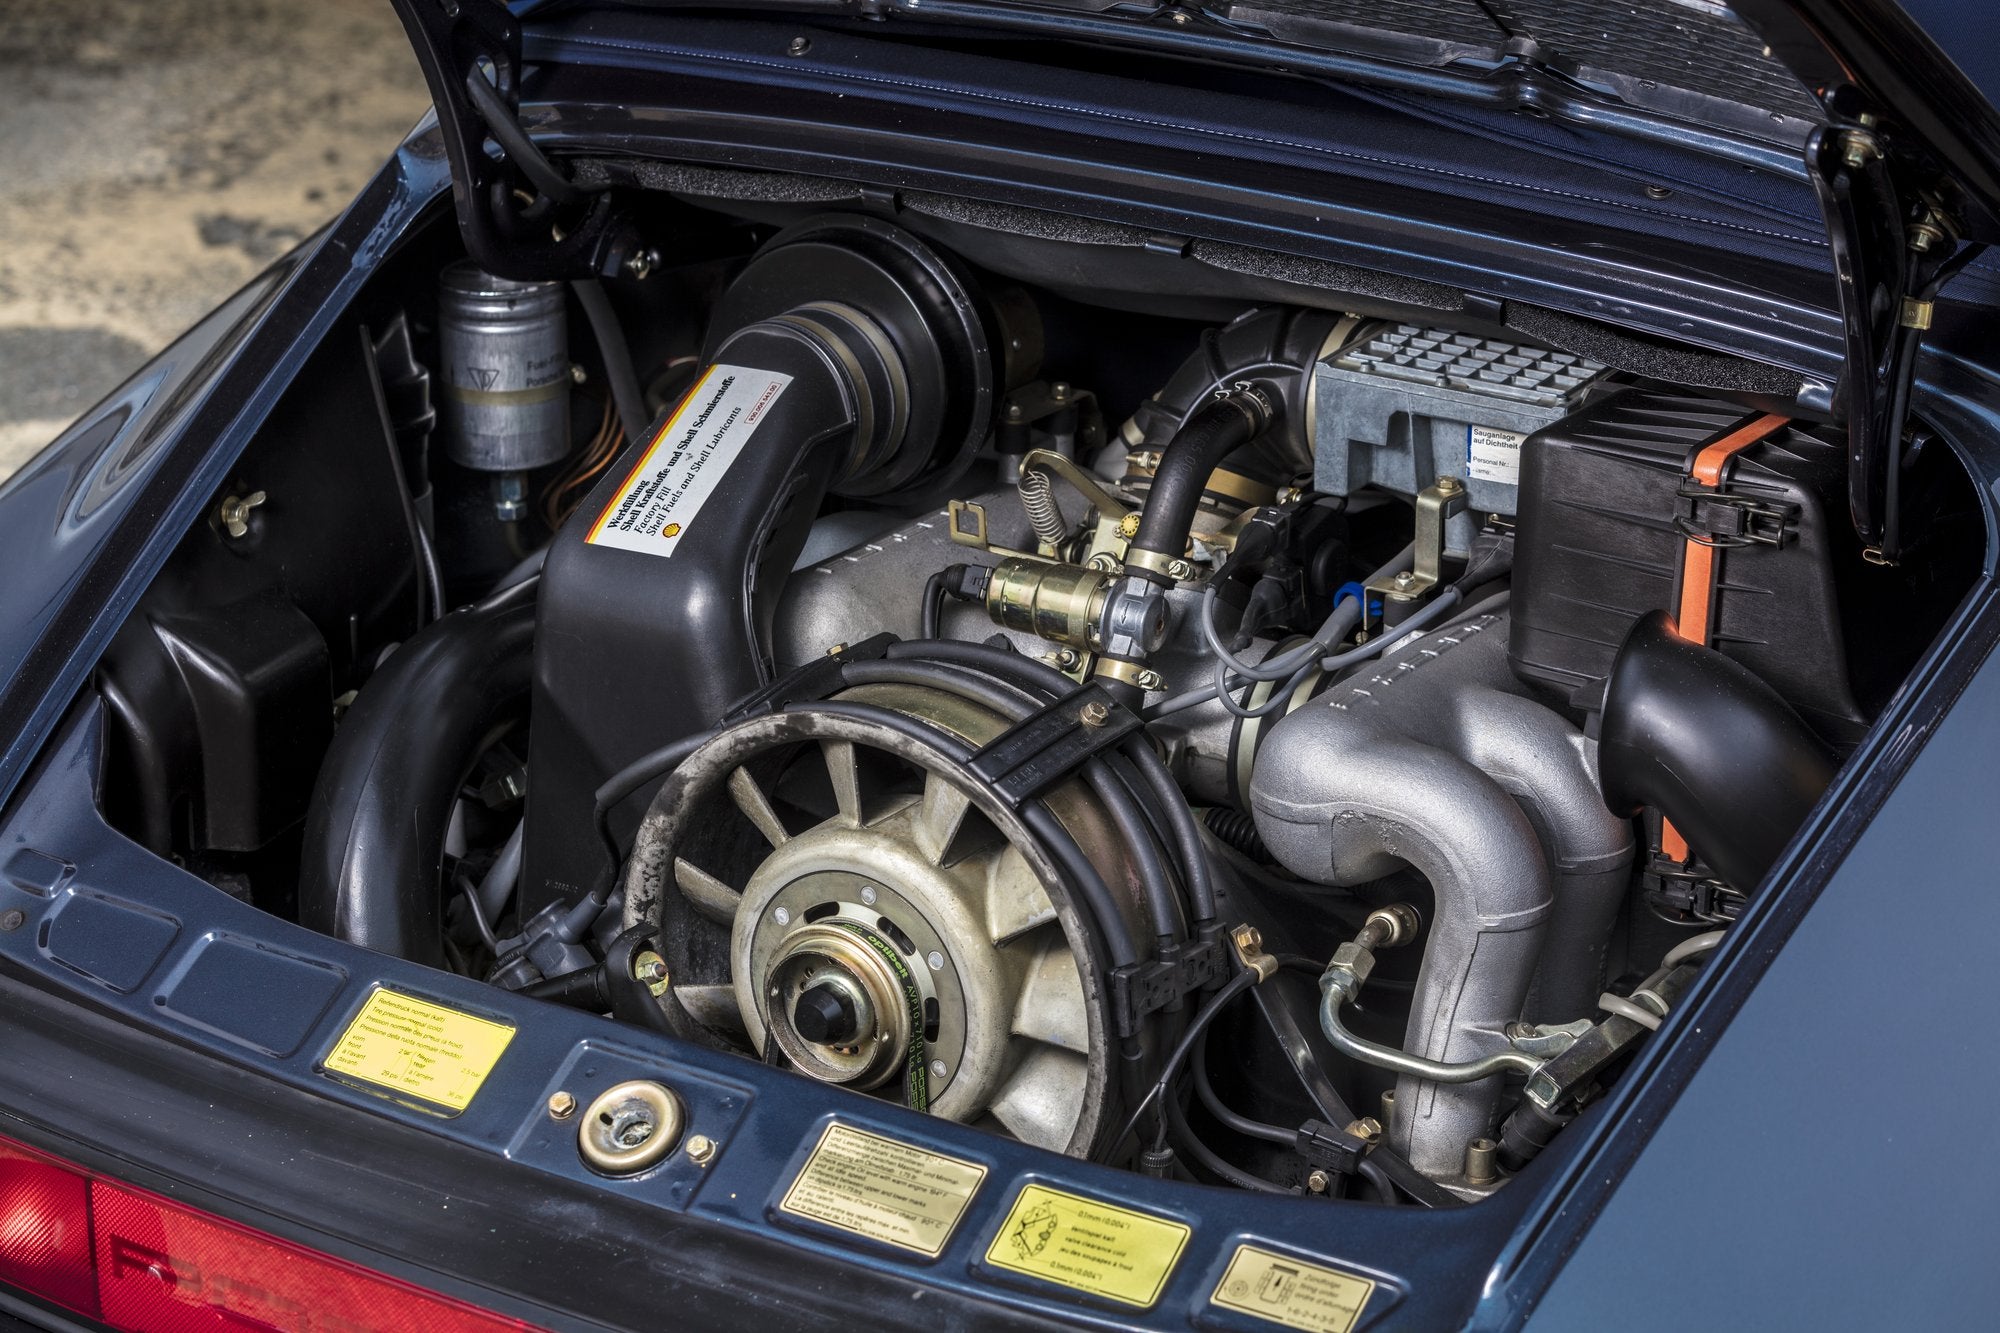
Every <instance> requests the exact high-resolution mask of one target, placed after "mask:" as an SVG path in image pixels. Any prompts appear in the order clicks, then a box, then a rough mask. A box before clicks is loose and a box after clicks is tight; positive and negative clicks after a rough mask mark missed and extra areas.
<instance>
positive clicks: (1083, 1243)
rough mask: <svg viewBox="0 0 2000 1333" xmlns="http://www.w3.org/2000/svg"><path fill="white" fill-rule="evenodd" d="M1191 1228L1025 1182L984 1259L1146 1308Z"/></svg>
mask: <svg viewBox="0 0 2000 1333" xmlns="http://www.w3.org/2000/svg"><path fill="white" fill-rule="evenodd" d="M1193 1234H1194V1230H1193V1228H1191V1227H1189V1226H1188V1225H1186V1224H1185V1223H1182V1222H1174V1221H1170V1220H1169V1219H1167V1218H1164V1217H1154V1216H1153V1215H1152V1214H1150V1213H1140V1212H1134V1211H1133V1210H1132V1209H1130V1208H1121V1207H1119V1206H1118V1205H1117V1204H1112V1203H1105V1202H1103V1201H1101V1200H1098V1199H1087V1198H1085V1197H1084V1196H1082V1195H1081V1194H1066V1193H1064V1192H1063V1191H1061V1190H1052V1189H1050V1188H1048V1187H1047V1186H1045V1185H1028V1186H1025V1187H1023V1188H1022V1190H1021V1194H1020V1197H1019V1198H1017V1199H1015V1200H1014V1206H1013V1207H1012V1208H1010V1209H1008V1210H1007V1217H1006V1220H1005V1221H1003V1222H1001V1224H1000V1232H999V1234H998V1235H996V1236H994V1237H993V1244H992V1245H990V1246H988V1247H987V1250H986V1262H987V1263H989V1264H991V1265H993V1266H994V1267H995V1268H1005V1269H1008V1270H1010V1271H1012V1272H1015V1273H1026V1274H1028V1275H1029V1276H1030V1277H1038V1278H1041V1279H1042V1280H1043V1281H1046V1282H1054V1283H1058V1284H1060V1285H1061V1286H1065V1287H1073V1288H1075V1289H1076V1290H1077V1291H1082V1292H1088V1293H1089V1294H1090V1295H1092V1296H1102V1297H1104V1298H1105V1299H1107V1300H1113V1301H1119V1302H1122V1303H1123V1304H1126V1305H1136V1306H1138V1307H1139V1308H1140V1309H1145V1308H1147V1307H1149V1306H1151V1305H1152V1304H1153V1303H1154V1302H1155V1301H1157V1300H1159V1299H1160V1292H1161V1291H1163V1290H1164V1289H1165V1288H1166V1285H1167V1279H1168V1278H1169V1277H1171V1276H1173V1271H1174V1265H1175V1264H1178V1263H1179V1262H1180V1258H1181V1251H1182V1250H1185V1249H1186V1248H1187V1243H1188V1237H1189V1236H1191V1235H1193Z"/></svg>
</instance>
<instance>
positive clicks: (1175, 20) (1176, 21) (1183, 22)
mask: <svg viewBox="0 0 2000 1333" xmlns="http://www.w3.org/2000/svg"><path fill="white" fill-rule="evenodd" d="M1167 20H1168V22H1170V23H1172V24H1173V25H1174V26H1175V27H1176V28H1184V27H1186V26H1187V23H1188V16H1187V15H1186V14H1184V13H1182V12H1181V11H1180V10H1178V9H1176V10H1175V11H1174V12H1173V13H1171V14H1169V15H1167Z"/></svg>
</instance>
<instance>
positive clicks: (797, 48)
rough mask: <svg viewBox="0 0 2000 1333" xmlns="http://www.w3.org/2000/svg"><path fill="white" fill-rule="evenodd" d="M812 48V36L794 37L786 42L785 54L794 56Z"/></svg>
mask: <svg viewBox="0 0 2000 1333" xmlns="http://www.w3.org/2000/svg"><path fill="white" fill-rule="evenodd" d="M812 49H813V44H812V38H810V37H794V38H792V40H791V41H790V42H788V43H786V45H785V54H786V55H793V56H802V55H804V54H805V53H806V52H808V51H810V50H812Z"/></svg>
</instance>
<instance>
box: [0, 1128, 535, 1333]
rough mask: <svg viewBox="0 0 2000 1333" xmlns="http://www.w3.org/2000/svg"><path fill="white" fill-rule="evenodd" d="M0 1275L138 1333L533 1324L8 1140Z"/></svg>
mask: <svg viewBox="0 0 2000 1333" xmlns="http://www.w3.org/2000/svg"><path fill="white" fill-rule="evenodd" d="M0 1282H4V1283H5V1284H7V1285H9V1286H13V1287H19V1288H20V1289H22V1290H24V1291H31V1292H33V1293H35V1294H36V1295H38V1296H41V1297H43V1298H44V1299H46V1300H50V1301H53V1302H55V1303H56V1304H57V1305H61V1306H63V1307H65V1308H67V1309H71V1310H75V1311H77V1312H78V1313H79V1314H85V1315H89V1316H90V1317H92V1318H94V1319H100V1320H102V1321H103V1322H105V1323H107V1324H109V1325H111V1326H112V1327H114V1328H121V1329H131V1330H133V1333H195V1331H196V1330H208V1329H215V1330H231V1333H240V1330H243V1329H257V1328H270V1329H286V1330H293V1329H328V1330H332V1329H340V1330H348V1331H353V1330H368V1329H380V1330H403V1329H422V1330H425V1333H489V1331H490V1330H500V1329H515V1330H518V1329H527V1328H530V1327H531V1326H530V1325H528V1324H524V1323H521V1322H520V1321H519V1320H515V1319H508V1318H505V1317H503V1316H501V1315H496V1314H492V1313H490V1312H488V1311H485V1310H481V1309H479V1308H477V1307H476V1306H471V1305H467V1304H465V1303H464V1302H463V1301H458V1300H453V1299H452V1298H451V1297H448V1296H440V1295H438V1294H437V1293H435V1292H430V1291H425V1290H424V1289H423V1288H421V1287H415V1286H412V1285H410V1284H409V1283H407V1282H403V1281H401V1280H399V1279H397V1278H392V1277H386V1276H384V1275H383V1274H381V1273H376V1272H371V1271H370V1270H368V1269H366V1268H363V1267H361V1266H360V1265H358V1264H351V1263H348V1262H347V1261H346V1260H344V1259H336V1258H334V1257H333V1256H332V1255H329V1254H321V1253H320V1252H319V1251H317V1250H311V1249H307V1248H306V1247H305V1246H303V1245H294V1244H293V1243H292V1242H290V1241H286V1240H279V1239H278V1238H276V1237H275V1236H267V1235H264V1234H263V1233H261V1232H258V1231H253V1230H251V1229H250V1228H249V1227H245V1226H240V1225H238V1224H237V1223H235V1222H229V1221H225V1220H223V1219H222V1218H219V1217H215V1216H213V1215H211V1214H208V1213H204V1212H201V1211H200V1210H198V1209H194V1208H189V1207H187V1206H186V1205H185V1204H179V1203H175V1202H173V1201H172V1200H170V1199H165V1198H162V1197H160V1196H159V1195H157V1194H151V1193H148V1192H147V1191H145V1190H140V1189H134V1188H133V1187H132V1186H130V1185H125V1184H121V1183H119V1182H118V1181H115V1180H107V1179H106V1178H104V1177H103V1176H99V1175H96V1174H94V1173H92V1172H89V1171H86V1170H84V1169H83V1168H81V1167H78V1166H74V1165H72V1164H70V1163H68V1162H62V1161H58V1160H57V1159H55V1158H53V1157H49V1156H47V1155H46V1154H44V1153H40V1152H36V1151H35V1150H33V1149H31V1148H27V1147H23V1146H22V1145H21V1144H18V1143H14V1142H12V1141H10V1140H7V1139H0Z"/></svg>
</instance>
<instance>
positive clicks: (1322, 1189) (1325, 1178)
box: [1306, 1168, 1333, 1194]
mask: <svg viewBox="0 0 2000 1333" xmlns="http://www.w3.org/2000/svg"><path fill="white" fill-rule="evenodd" d="M1332 1183H1333V1177H1331V1176H1329V1175H1327V1173H1326V1172H1324V1171H1321V1170H1319V1169H1317V1168H1314V1169H1313V1170H1312V1171H1310V1172H1308V1173H1307V1175H1306V1188H1307V1189H1309V1190H1311V1191H1312V1192H1313V1193H1314V1194H1324V1193H1326V1187H1327V1186H1328V1185H1331V1184H1332Z"/></svg>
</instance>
